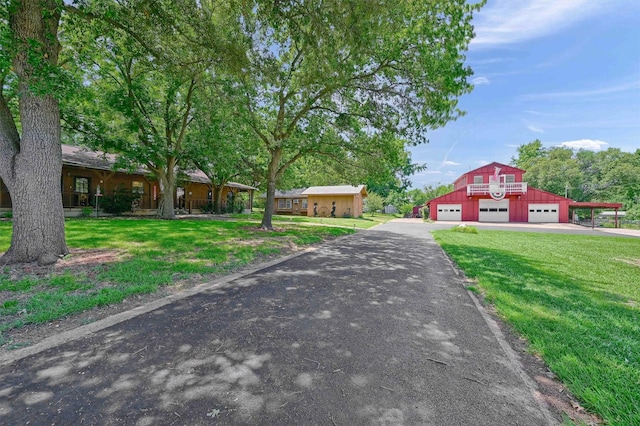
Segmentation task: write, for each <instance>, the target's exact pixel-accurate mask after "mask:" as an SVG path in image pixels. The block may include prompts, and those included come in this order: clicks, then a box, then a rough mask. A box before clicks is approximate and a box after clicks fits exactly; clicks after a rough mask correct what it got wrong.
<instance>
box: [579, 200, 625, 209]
mask: <svg viewBox="0 0 640 426" xmlns="http://www.w3.org/2000/svg"><path fill="white" fill-rule="evenodd" d="M569 207H573V208H577V209H581V208H584V209H591V208H593V209H620V208H622V203H597V202H582V201H574V202H572V203H569Z"/></svg>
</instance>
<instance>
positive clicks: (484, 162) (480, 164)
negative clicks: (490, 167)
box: [476, 160, 489, 166]
mask: <svg viewBox="0 0 640 426" xmlns="http://www.w3.org/2000/svg"><path fill="white" fill-rule="evenodd" d="M476 164H477V165H478V166H486V165H487V164H489V162H488V161H485V160H480V161H476Z"/></svg>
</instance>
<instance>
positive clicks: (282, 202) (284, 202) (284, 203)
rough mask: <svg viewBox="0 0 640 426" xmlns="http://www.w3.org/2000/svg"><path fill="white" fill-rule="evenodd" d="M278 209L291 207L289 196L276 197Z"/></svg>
mask: <svg viewBox="0 0 640 426" xmlns="http://www.w3.org/2000/svg"><path fill="white" fill-rule="evenodd" d="M278 209H280V210H283V209H291V198H286V199H285V198H279V199H278Z"/></svg>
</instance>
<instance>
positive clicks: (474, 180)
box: [473, 176, 482, 183]
mask: <svg viewBox="0 0 640 426" xmlns="http://www.w3.org/2000/svg"><path fill="white" fill-rule="evenodd" d="M473 183H482V176H474V177H473Z"/></svg>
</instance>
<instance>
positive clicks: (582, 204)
mask: <svg viewBox="0 0 640 426" xmlns="http://www.w3.org/2000/svg"><path fill="white" fill-rule="evenodd" d="M621 207H622V203H590V202H575V201H574V202H573V203H569V210H571V209H573V214H574V215H575V212H576V210H577V209H590V210H591V228H592V229H593V228H595V225H596V224H595V215H594V210H595V209H614V210H615V212H616V216H615V227H616V228H617V227H618V209H620V208H621Z"/></svg>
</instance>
